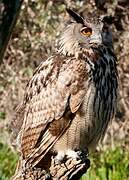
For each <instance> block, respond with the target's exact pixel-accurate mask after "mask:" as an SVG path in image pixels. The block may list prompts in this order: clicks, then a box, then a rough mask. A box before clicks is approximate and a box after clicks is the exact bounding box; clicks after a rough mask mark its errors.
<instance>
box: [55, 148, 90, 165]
mask: <svg viewBox="0 0 129 180" xmlns="http://www.w3.org/2000/svg"><path fill="white" fill-rule="evenodd" d="M84 156H85V157H86V158H87V156H88V151H85V152H84V151H80V150H77V151H74V150H71V149H68V150H66V151H59V152H58V154H57V155H56V157H55V158H54V161H55V164H61V163H63V162H65V160H66V159H69V158H71V159H74V160H77V161H78V160H80V159H82V157H84Z"/></svg>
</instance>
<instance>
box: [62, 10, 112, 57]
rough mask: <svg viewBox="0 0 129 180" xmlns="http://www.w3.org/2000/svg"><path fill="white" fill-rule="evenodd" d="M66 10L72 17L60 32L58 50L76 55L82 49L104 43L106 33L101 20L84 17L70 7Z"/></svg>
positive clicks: (88, 48)
mask: <svg viewBox="0 0 129 180" xmlns="http://www.w3.org/2000/svg"><path fill="white" fill-rule="evenodd" d="M67 12H68V14H69V15H70V16H71V17H72V20H71V21H70V23H68V24H67V26H66V27H65V28H64V31H63V32H62V34H61V37H60V40H59V52H61V53H63V54H65V55H66V54H67V55H75V56H76V54H77V53H79V52H80V51H82V50H83V49H84V50H90V49H91V48H93V47H97V46H100V45H102V44H106V40H105V39H106V38H105V37H106V36H107V34H104V33H105V32H103V23H102V20H100V19H95V18H94V19H93V18H89V19H84V18H83V17H81V16H80V15H79V14H77V13H76V12H74V11H72V10H71V9H67ZM104 41H105V42H104ZM111 41H112V38H111Z"/></svg>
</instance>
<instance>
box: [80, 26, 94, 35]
mask: <svg viewBox="0 0 129 180" xmlns="http://www.w3.org/2000/svg"><path fill="white" fill-rule="evenodd" d="M81 33H82V34H83V35H85V36H91V34H92V29H91V28H88V27H84V28H82V29H81Z"/></svg>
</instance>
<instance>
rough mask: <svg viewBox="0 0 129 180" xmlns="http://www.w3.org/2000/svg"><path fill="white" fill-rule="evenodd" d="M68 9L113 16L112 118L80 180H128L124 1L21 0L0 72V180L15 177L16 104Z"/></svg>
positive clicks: (127, 13) (127, 6)
mask: <svg viewBox="0 0 129 180" xmlns="http://www.w3.org/2000/svg"><path fill="white" fill-rule="evenodd" d="M66 6H69V7H71V8H73V9H75V10H76V11H78V12H79V13H81V14H83V15H84V16H87V15H88V14H89V15H90V14H93V13H95V14H96V15H99V16H112V17H114V21H113V24H112V25H111V29H112V32H113V37H114V49H115V52H116V55H117V58H118V71H119V95H118V106H117V110H116V116H115V118H114V119H113V121H112V124H111V125H110V127H109V129H108V132H107V134H106V136H105V138H104V141H103V143H102V144H101V145H99V147H98V148H97V150H96V152H95V153H94V154H91V155H90V160H91V167H90V169H89V170H88V172H87V173H86V174H84V175H83V177H82V178H81V179H82V180H85V179H87V180H128V179H129V1H128V0H105V1H104V0H90V1H85V0H75V1H72V0H64V1H63V0H62V1H60V0H51V1H47V0H44V1H42V0H37V1H34V0H26V1H24V3H23V5H22V9H21V13H20V16H19V19H18V22H17V25H16V27H15V29H14V31H13V34H12V38H11V40H10V42H9V46H8V49H7V51H6V54H5V58H4V62H3V64H2V65H1V67H0V180H8V179H9V178H10V177H11V176H12V175H13V173H14V171H15V167H16V162H17V160H18V154H17V151H16V149H15V147H12V145H11V144H12V142H13V143H14V144H15V138H14V137H13V136H12V135H11V132H10V131H9V128H8V125H9V124H10V121H11V119H12V115H13V113H14V109H15V107H16V106H17V105H18V104H19V103H20V102H21V100H22V98H23V94H24V89H25V85H26V83H27V81H28V79H29V78H30V77H31V76H32V74H33V71H34V69H35V68H36V67H37V66H38V65H39V63H40V62H41V61H42V60H43V59H45V58H47V57H48V56H50V54H51V52H52V51H54V49H55V44H56V39H57V37H58V35H59V33H60V31H61V30H62V28H63V26H64V22H65V21H67V20H68V15H67V14H66V11H65V8H66Z"/></svg>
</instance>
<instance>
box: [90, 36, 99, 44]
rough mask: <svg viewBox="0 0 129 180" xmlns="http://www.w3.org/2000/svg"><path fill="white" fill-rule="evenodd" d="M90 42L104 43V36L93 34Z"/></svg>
mask: <svg viewBox="0 0 129 180" xmlns="http://www.w3.org/2000/svg"><path fill="white" fill-rule="evenodd" d="M90 44H97V45H100V44H102V36H101V35H96V36H93V37H92V36H91V38H90Z"/></svg>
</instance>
